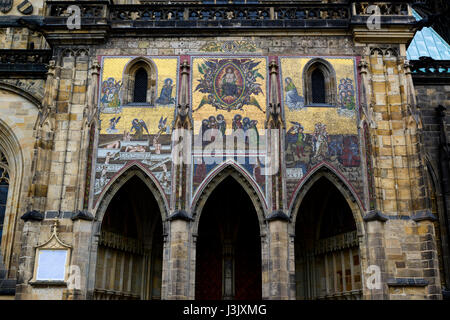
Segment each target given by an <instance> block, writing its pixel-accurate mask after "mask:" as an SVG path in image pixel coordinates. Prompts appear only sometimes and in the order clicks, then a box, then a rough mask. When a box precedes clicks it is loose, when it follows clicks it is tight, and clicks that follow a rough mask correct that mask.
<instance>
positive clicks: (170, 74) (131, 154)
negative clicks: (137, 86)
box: [94, 57, 179, 200]
mask: <svg viewBox="0 0 450 320" xmlns="http://www.w3.org/2000/svg"><path fill="white" fill-rule="evenodd" d="M133 58H135V57H103V58H102V65H101V66H102V70H101V83H100V92H99V106H98V107H99V109H100V124H101V125H100V135H99V139H98V145H97V161H96V167H95V186H94V197H95V198H94V199H95V200H97V199H98V197H99V195H100V193H101V192H102V191H103V190H104V188H105V186H106V185H107V184H108V182H109V181H110V180H111V178H112V177H113V176H114V175H116V174H117V173H118V172H119V171H120V170H121V169H122V168H123V167H124V166H126V165H127V163H129V162H131V161H138V162H139V163H141V164H142V165H143V166H144V167H145V168H147V169H148V170H149V171H151V172H152V174H153V175H154V176H155V177H156V178H157V179H158V181H159V183H160V185H161V187H162V189H163V190H164V192H165V193H166V195H169V194H170V193H171V183H170V182H171V175H170V170H171V133H172V125H173V120H174V114H175V106H176V105H177V92H178V89H177V88H178V70H179V59H178V58H177V57H164V58H157V57H145V58H146V59H148V61H150V63H151V64H152V65H153V66H154V70H155V71H154V72H155V74H153V75H148V77H152V78H156V85H155V87H154V88H153V89H152V94H154V95H155V99H154V103H153V104H151V103H149V104H147V103H130V104H127V105H123V95H124V84H123V79H124V70H125V69H126V67H127V64H128V63H130V62H131V61H132V60H133Z"/></svg>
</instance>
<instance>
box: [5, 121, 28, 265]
mask: <svg viewBox="0 0 450 320" xmlns="http://www.w3.org/2000/svg"><path fill="white" fill-rule="evenodd" d="M0 153H2V154H3V156H4V159H5V161H6V163H7V169H8V180H9V182H8V184H9V186H8V194H7V199H6V205H5V212H4V220H3V231H2V241H1V247H0V256H3V259H4V261H3V262H4V265H5V266H6V268H7V269H9V266H10V260H11V252H12V250H13V239H14V235H15V231H16V224H17V219H18V216H19V213H20V212H19V207H20V194H21V189H22V185H23V179H24V176H23V172H24V159H23V153H22V148H21V146H20V142H19V140H18V138H17V136H16V135H15V133H14V132H13V130H12V129H11V128H10V127H9V126H8V125H7V124H6V123H5V122H4V121H3V120H2V119H0ZM4 168H5V167H4Z"/></svg>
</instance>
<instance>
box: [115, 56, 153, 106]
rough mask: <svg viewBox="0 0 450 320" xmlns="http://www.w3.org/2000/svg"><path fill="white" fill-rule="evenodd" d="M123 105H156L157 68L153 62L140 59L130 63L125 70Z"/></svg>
mask: <svg viewBox="0 0 450 320" xmlns="http://www.w3.org/2000/svg"><path fill="white" fill-rule="evenodd" d="M121 92H122V105H127V104H130V103H131V104H145V105H154V104H155V100H156V99H155V97H156V66H155V65H154V63H153V61H151V60H149V59H147V58H143V57H139V58H136V59H133V60H132V61H130V62H129V63H128V64H127V66H126V67H125V70H124V76H123V87H122V90H121Z"/></svg>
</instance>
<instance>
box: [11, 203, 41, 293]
mask: <svg viewBox="0 0 450 320" xmlns="http://www.w3.org/2000/svg"><path fill="white" fill-rule="evenodd" d="M22 219H23V220H25V224H24V226H23V232H22V236H21V241H20V242H21V243H22V247H21V250H20V256H19V271H18V273H17V286H16V297H15V298H16V299H17V300H30V299H32V298H33V297H32V288H31V286H30V285H29V284H28V282H29V281H30V280H31V279H32V277H33V270H34V263H35V246H36V245H37V244H38V239H39V232H40V229H41V228H40V227H41V222H40V221H42V220H43V215H42V214H41V213H39V212H38V211H29V212H27V213H26V214H25V215H24V216H22Z"/></svg>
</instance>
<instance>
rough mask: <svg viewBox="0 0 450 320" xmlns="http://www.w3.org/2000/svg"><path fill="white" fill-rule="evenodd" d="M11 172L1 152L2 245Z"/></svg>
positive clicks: (0, 220)
mask: <svg viewBox="0 0 450 320" xmlns="http://www.w3.org/2000/svg"><path fill="white" fill-rule="evenodd" d="M8 189H9V172H8V162H7V161H6V157H5V155H4V154H3V152H2V151H1V150H0V244H1V242H2V236H3V223H4V220H5V212H6V202H7V200H8Z"/></svg>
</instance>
